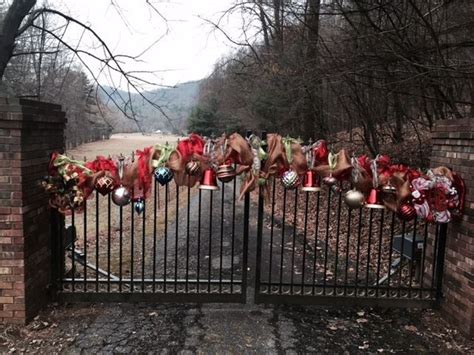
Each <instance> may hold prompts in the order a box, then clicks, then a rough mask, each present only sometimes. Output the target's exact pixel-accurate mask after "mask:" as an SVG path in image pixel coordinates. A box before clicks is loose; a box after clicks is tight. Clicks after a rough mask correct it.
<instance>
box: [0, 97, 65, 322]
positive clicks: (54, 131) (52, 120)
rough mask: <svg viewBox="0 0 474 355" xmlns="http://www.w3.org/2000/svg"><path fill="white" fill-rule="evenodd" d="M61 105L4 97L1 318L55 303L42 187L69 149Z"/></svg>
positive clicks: (20, 316) (14, 318) (0, 116)
mask: <svg viewBox="0 0 474 355" xmlns="http://www.w3.org/2000/svg"><path fill="white" fill-rule="evenodd" d="M65 123H66V119H65V114H64V112H61V107H60V106H58V105H53V104H48V103H42V102H37V101H31V100H24V99H17V98H0V158H1V159H0V322H5V323H25V322H27V321H28V320H29V319H31V318H33V317H34V316H35V315H36V314H37V313H38V311H39V310H40V309H41V308H42V307H43V306H44V305H45V304H46V303H47V302H48V301H49V299H50V292H49V288H50V286H51V282H52V278H51V273H52V263H51V234H50V213H49V212H50V211H49V208H48V196H47V194H46V193H45V192H44V191H43V188H42V187H41V185H40V181H41V178H42V177H43V176H44V175H45V174H46V167H47V164H48V161H49V156H50V154H51V152H52V151H54V150H58V151H62V150H63V149H64V127H65Z"/></svg>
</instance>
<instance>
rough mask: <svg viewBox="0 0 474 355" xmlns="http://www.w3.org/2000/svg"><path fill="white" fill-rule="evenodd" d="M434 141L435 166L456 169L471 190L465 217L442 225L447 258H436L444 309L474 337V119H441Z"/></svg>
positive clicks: (468, 190)
mask: <svg viewBox="0 0 474 355" xmlns="http://www.w3.org/2000/svg"><path fill="white" fill-rule="evenodd" d="M432 143H433V151H432V156H431V166H432V167H436V166H447V167H450V168H452V169H453V170H454V171H456V172H457V173H459V175H460V176H461V177H462V178H463V179H464V181H465V183H466V190H467V191H466V200H465V208H464V214H463V216H462V219H461V220H460V221H453V222H452V223H450V224H449V227H448V226H440V227H439V229H440V230H439V236H438V237H439V238H440V239H439V242H440V244H442V243H443V236H442V234H443V228H446V227H448V231H447V233H446V236H445V238H444V239H445V243H446V250H445V253H444V261H443V260H441V259H438V260H436V259H437V258H436V256H435V257H434V260H432V262H434V263H435V265H436V266H435V267H436V268H437V270H436V271H437V277H438V279H437V281H439V282H441V279H439V278H440V277H442V285H438V284H437V286H442V289H441V288H439V289H438V292H440V291H441V290H442V298H441V300H440V306H441V312H442V314H443V315H444V317H445V318H446V319H447V320H448V321H450V322H451V323H453V324H454V325H456V326H457V327H458V328H459V329H460V330H461V331H462V332H463V333H465V334H466V335H468V336H474V119H461V120H443V121H439V122H438V123H436V125H435V127H434V128H433V130H432ZM441 246H442V245H441ZM440 252H441V250H440ZM428 256H430V255H428ZM440 263H441V264H440ZM442 263H444V265H443V264H442ZM443 266H444V268H443ZM439 269H441V270H439ZM443 269H444V272H443Z"/></svg>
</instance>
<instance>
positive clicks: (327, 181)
mask: <svg viewBox="0 0 474 355" xmlns="http://www.w3.org/2000/svg"><path fill="white" fill-rule="evenodd" d="M337 159H338V155H337V154H334V153H332V152H330V153H329V154H328V164H329V176H326V177H325V178H324V179H323V183H324V185H326V186H329V187H331V188H332V187H333V186H335V185H336V184H337V179H336V178H335V177H334V176H332V172H333V171H334V169H335V168H336V165H337Z"/></svg>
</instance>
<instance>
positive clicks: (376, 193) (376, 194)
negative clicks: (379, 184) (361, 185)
mask: <svg viewBox="0 0 474 355" xmlns="http://www.w3.org/2000/svg"><path fill="white" fill-rule="evenodd" d="M380 195H381V194H380V190H379V189H372V190H370V193H369V196H368V197H367V201H366V202H367V204H366V205H365V206H366V207H367V208H379V209H383V208H385V206H384V204H383V202H382V199H381V196H380Z"/></svg>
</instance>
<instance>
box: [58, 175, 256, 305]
mask: <svg viewBox="0 0 474 355" xmlns="http://www.w3.org/2000/svg"><path fill="white" fill-rule="evenodd" d="M236 184H237V181H234V182H233V183H228V184H221V185H220V191H202V190H199V189H191V188H188V187H178V186H176V185H175V184H174V183H170V184H168V185H166V186H164V187H162V186H160V185H159V184H157V183H156V182H155V184H154V189H153V190H152V197H151V198H148V200H147V202H146V206H145V210H144V211H143V212H142V213H141V214H140V215H138V214H137V213H136V212H135V211H134V206H133V204H131V205H128V206H125V207H118V206H115V205H114V204H113V203H111V197H110V195H109V196H105V197H102V196H100V195H99V194H98V193H96V195H95V199H93V200H89V201H87V202H86V205H85V208H84V210H83V211H82V212H81V213H74V212H72V214H71V215H69V216H66V217H65V218H62V217H61V216H59V215H58V214H57V213H53V214H54V216H53V217H54V218H53V227H52V228H53V232H54V235H55V236H56V242H55V244H56V245H57V254H56V255H57V256H58V257H57V258H55V260H57V262H56V268H55V270H56V272H57V276H56V277H57V280H58V287H59V296H60V298H61V299H64V300H67V301H164V302H245V297H246V294H245V291H246V284H247V253H246V252H245V251H246V250H247V243H248V222H246V221H248V219H249V218H248V215H249V206H250V202H249V197H248V196H247V197H246V198H245V200H244V201H238V198H237V188H236Z"/></svg>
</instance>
